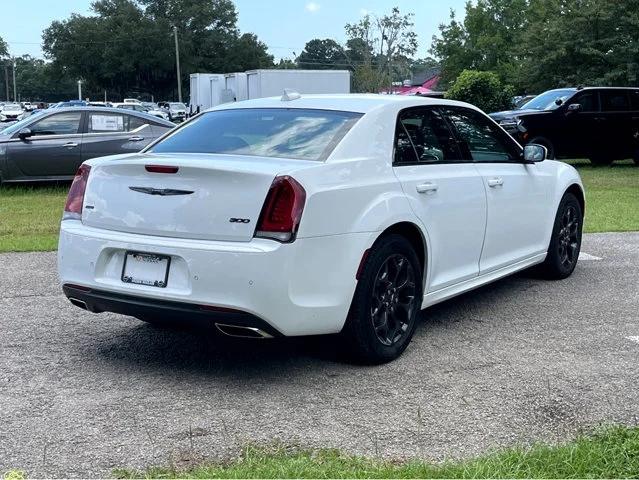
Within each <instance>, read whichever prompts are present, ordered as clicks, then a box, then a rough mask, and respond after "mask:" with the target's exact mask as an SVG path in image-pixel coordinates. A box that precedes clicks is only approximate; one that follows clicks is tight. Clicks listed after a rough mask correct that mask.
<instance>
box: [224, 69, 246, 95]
mask: <svg viewBox="0 0 639 480" xmlns="http://www.w3.org/2000/svg"><path fill="white" fill-rule="evenodd" d="M224 82H225V83H224V84H225V89H226V92H225V95H226V96H227V99H228V101H229V102H241V101H242V100H248V85H247V83H246V73H243V72H237V73H227V74H226V75H224Z"/></svg>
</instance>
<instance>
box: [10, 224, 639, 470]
mask: <svg viewBox="0 0 639 480" xmlns="http://www.w3.org/2000/svg"><path fill="white" fill-rule="evenodd" d="M583 251H584V252H586V253H587V254H588V255H587V256H585V258H584V260H583V261H581V262H580V263H579V265H578V266H577V269H576V271H575V273H574V275H573V276H572V277H571V278H569V279H567V280H564V281H561V282H547V281H542V280H538V279H535V278H533V277H531V276H530V275H527V274H520V275H517V276H514V277H510V278H507V279H504V280H502V281H499V282H497V283H494V284H492V285H490V286H487V287H484V288H481V289H479V290H476V291H474V292H472V293H469V294H466V295H464V296H462V297H458V298H456V299H453V300H451V301H448V302H446V303H444V304H441V305H438V306H435V307H433V308H430V309H428V310H426V311H425V312H424V313H423V315H422V317H423V321H422V323H421V324H420V326H419V328H418V330H417V333H416V335H415V338H414V339H413V342H412V344H411V346H410V347H409V348H408V350H407V351H406V352H405V354H404V355H403V356H402V357H401V358H400V359H399V360H397V361H395V362H393V363H390V364H387V365H383V366H378V367H361V366H357V365H352V364H348V363H344V362H343V361H342V359H341V357H340V356H339V355H338V354H336V353H335V349H334V346H335V341H334V339H332V338H330V337H327V338H306V339H283V340H269V341H260V340H251V341H237V340H229V339H227V338H222V337H220V336H218V335H215V334H212V333H205V332H201V331H191V330H166V329H158V328H154V327H151V326H148V325H146V324H143V323H141V322H139V321H137V320H134V319H131V318H127V317H124V316H119V315H115V314H108V313H105V314H101V315H93V314H90V313H87V312H84V311H82V310H80V309H78V308H76V307H74V306H72V305H71V304H70V303H69V302H68V301H67V300H66V299H65V298H64V296H63V295H62V294H61V291H60V288H59V286H58V282H57V277H56V266H55V253H25V254H3V255H0V385H1V387H0V472H3V471H6V470H8V469H10V468H19V469H23V470H25V471H26V472H27V474H28V475H29V476H30V477H43V476H47V477H62V476H64V477H68V476H76V477H78V476H81V477H104V476H109V475H110V474H111V472H112V469H114V468H118V467H132V468H142V467H145V466H152V465H168V464H173V465H175V466H177V467H184V466H188V465H190V464H192V463H193V462H198V461H201V460H205V459H212V460H214V459H225V458H229V457H230V456H233V455H237V454H238V452H239V451H240V449H241V447H242V446H244V445H247V444H248V443H257V444H263V443H273V442H279V443H283V444H286V445H298V446H302V447H335V448H340V449H343V450H344V451H347V452H351V453H356V454H364V455H368V456H371V457H375V456H385V457H387V458H388V457H390V458H397V459H401V458H407V457H421V458H424V459H429V460H434V461H437V460H441V459H444V458H460V457H470V456H474V455H478V454H481V453H484V452H487V451H490V450H492V449H495V448H498V447H502V446H510V445H515V444H529V443H531V442H535V441H550V442H555V441H561V440H563V439H568V438H571V437H573V436H574V435H575V434H577V433H579V432H581V431H583V430H588V429H590V428H592V427H594V426H596V425H598V424H600V423H611V422H620V423H624V424H628V425H636V424H638V423H639V362H638V361H637V360H638V358H639V233H626V234H596V235H586V236H585V237H584V245H583Z"/></svg>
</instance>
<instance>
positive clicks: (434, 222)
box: [393, 107, 486, 293]
mask: <svg viewBox="0 0 639 480" xmlns="http://www.w3.org/2000/svg"><path fill="white" fill-rule="evenodd" d="M393 170H394V172H395V175H396V176H397V178H398V179H399V181H400V182H401V185H402V188H403V190H404V193H405V194H406V196H407V197H408V199H409V201H410V205H411V207H412V209H413V211H414V212H415V214H416V215H417V217H419V219H420V220H421V222H422V224H423V225H424V227H425V229H426V231H427V234H428V240H429V242H428V243H429V248H430V255H429V258H430V265H429V268H428V284H427V286H426V287H427V288H426V292H425V293H428V292H433V291H436V290H439V289H442V288H445V287H447V286H449V285H453V284H455V283H459V282H462V281H464V280H468V279H471V278H474V277H476V276H477V275H478V274H479V258H480V255H481V249H482V243H483V239H484V230H485V227H486V194H485V192H484V186H483V184H482V180H481V177H480V176H479V175H478V173H477V170H476V169H475V167H474V165H473V164H472V163H471V162H470V161H468V160H465V159H463V158H462V156H461V153H460V151H459V149H458V148H457V143H456V141H455V138H454V137H453V134H452V132H451V130H450V129H449V127H448V125H447V124H446V122H445V121H444V119H443V118H442V116H441V114H440V113H439V112H438V111H437V110H434V109H432V108H427V107H418V108H413V109H408V110H404V111H403V112H402V113H401V114H400V116H399V119H398V122H397V132H396V139H395V158H394V166H393Z"/></svg>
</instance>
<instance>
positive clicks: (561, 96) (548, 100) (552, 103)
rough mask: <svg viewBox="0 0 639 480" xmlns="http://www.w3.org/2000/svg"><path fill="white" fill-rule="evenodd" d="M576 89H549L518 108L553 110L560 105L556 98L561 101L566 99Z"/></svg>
mask: <svg viewBox="0 0 639 480" xmlns="http://www.w3.org/2000/svg"><path fill="white" fill-rule="evenodd" d="M576 91H577V89H576V88H565V89H562V90H549V91H547V92H544V93H542V94H540V95H537V96H536V97H535V98H533V99H532V100H530V101H529V102H527V103H524V104H523V105H522V106H521V107H520V108H521V109H522V110H554V109H555V108H558V107H559V106H560V105H561V104H559V105H557V103H556V102H557V100H561V103H563V102H565V101H566V99H567V98H570V97H572V96H573V95H574V94H575V92H576Z"/></svg>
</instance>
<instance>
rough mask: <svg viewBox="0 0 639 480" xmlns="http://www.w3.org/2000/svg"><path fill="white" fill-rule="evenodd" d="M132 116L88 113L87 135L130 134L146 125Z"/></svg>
mask: <svg viewBox="0 0 639 480" xmlns="http://www.w3.org/2000/svg"><path fill="white" fill-rule="evenodd" d="M148 123H149V122H145V121H143V120H142V119H140V118H138V117H136V116H134V115H126V114H120V113H107V112H104V113H102V112H101V113H90V114H89V126H88V129H89V130H88V131H89V133H123V132H130V131H132V130H136V129H138V128H140V127H141V126H142V125H145V124H148Z"/></svg>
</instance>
